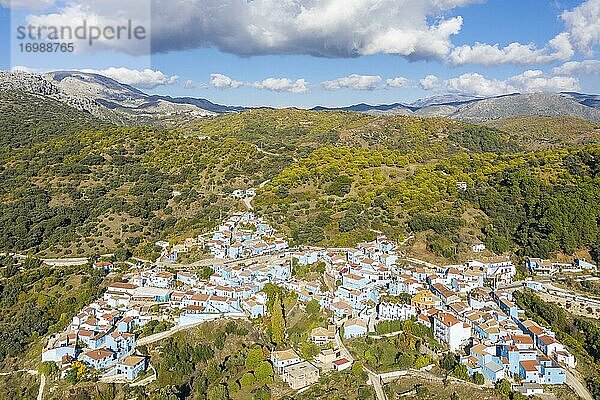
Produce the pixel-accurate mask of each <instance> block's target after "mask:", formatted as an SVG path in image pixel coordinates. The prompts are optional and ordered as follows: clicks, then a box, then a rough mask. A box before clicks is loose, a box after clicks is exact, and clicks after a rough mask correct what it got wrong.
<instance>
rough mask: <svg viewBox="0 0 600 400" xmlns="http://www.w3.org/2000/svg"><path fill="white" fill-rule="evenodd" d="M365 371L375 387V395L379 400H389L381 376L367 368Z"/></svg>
mask: <svg viewBox="0 0 600 400" xmlns="http://www.w3.org/2000/svg"><path fill="white" fill-rule="evenodd" d="M365 371H367V375H369V381H370V382H371V384H372V385H373V389H375V395H376V396H377V400H387V396H386V395H385V391H384V390H383V383H382V382H381V378H380V376H379V375H377V374H376V373H375V372H373V371H371V370H370V369H368V368H365Z"/></svg>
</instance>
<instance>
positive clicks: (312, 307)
mask: <svg viewBox="0 0 600 400" xmlns="http://www.w3.org/2000/svg"><path fill="white" fill-rule="evenodd" d="M306 312H307V313H308V314H309V315H311V316H315V315H319V313H320V312H321V305H320V304H319V302H318V301H317V300H315V299H312V300H311V301H309V302H308V303H307V304H306Z"/></svg>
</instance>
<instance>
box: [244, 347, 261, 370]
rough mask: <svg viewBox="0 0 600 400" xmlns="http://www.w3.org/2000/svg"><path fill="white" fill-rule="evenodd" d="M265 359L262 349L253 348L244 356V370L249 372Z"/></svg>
mask: <svg viewBox="0 0 600 400" xmlns="http://www.w3.org/2000/svg"><path fill="white" fill-rule="evenodd" d="M264 359H265V354H264V353H263V350H262V348H260V347H253V348H251V349H250V350H248V354H246V361H245V362H244V363H245V365H246V368H247V369H249V370H253V369H255V368H256V367H258V365H259V364H260V363H261V361H263V360H264Z"/></svg>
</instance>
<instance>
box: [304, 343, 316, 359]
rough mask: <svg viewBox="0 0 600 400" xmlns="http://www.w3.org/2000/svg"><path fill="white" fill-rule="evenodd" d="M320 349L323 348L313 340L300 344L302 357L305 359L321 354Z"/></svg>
mask: <svg viewBox="0 0 600 400" xmlns="http://www.w3.org/2000/svg"><path fill="white" fill-rule="evenodd" d="M320 351H321V349H320V348H319V346H317V345H316V344H314V343H313V342H304V343H302V344H301V345H300V355H302V358H304V359H305V360H312V359H313V358H315V357H316V356H317V355H318V354H319V352H320Z"/></svg>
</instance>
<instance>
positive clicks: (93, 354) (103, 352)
mask: <svg viewBox="0 0 600 400" xmlns="http://www.w3.org/2000/svg"><path fill="white" fill-rule="evenodd" d="M85 355H86V357H89V358H91V359H93V360H102V359H104V358H107V357H112V355H113V352H112V351H110V350H107V349H98V350H92V351H88V352H87V353H85Z"/></svg>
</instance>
